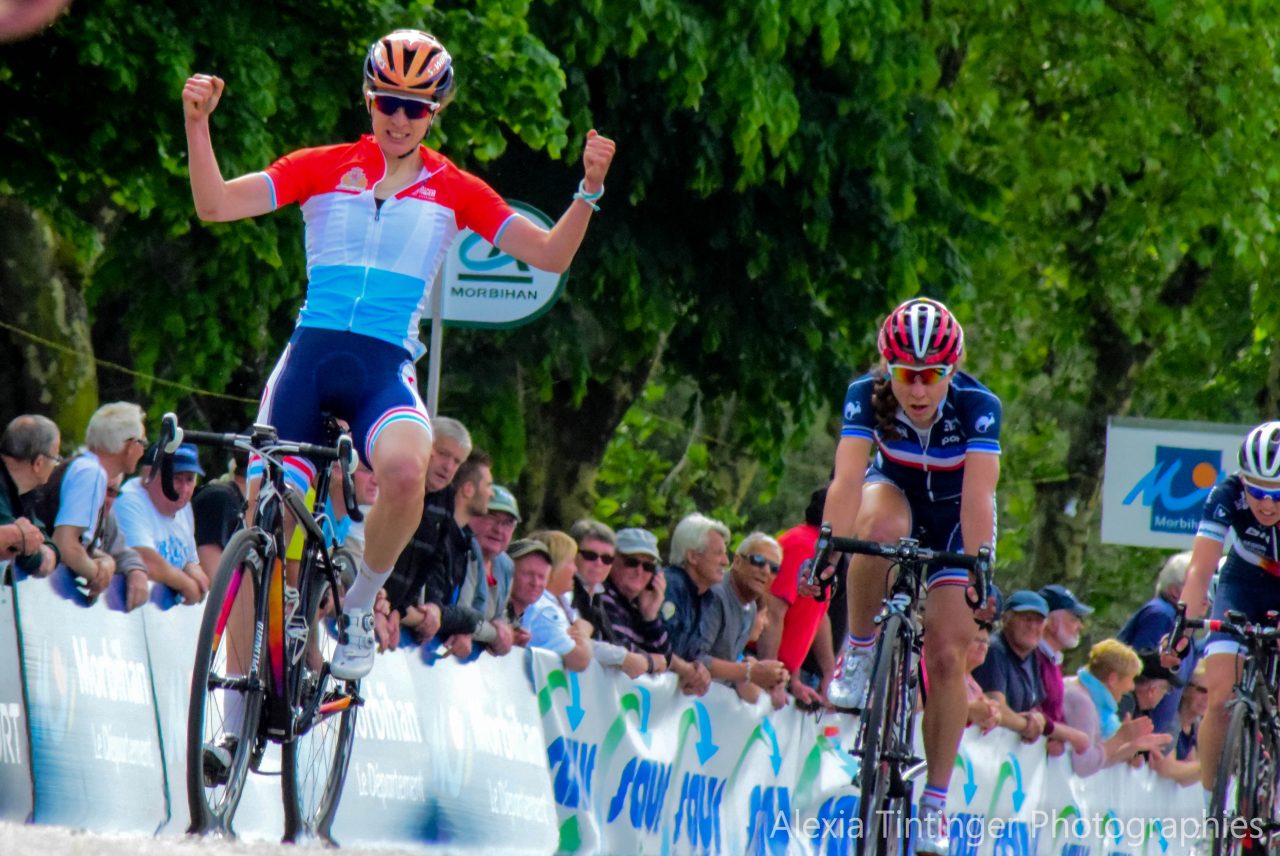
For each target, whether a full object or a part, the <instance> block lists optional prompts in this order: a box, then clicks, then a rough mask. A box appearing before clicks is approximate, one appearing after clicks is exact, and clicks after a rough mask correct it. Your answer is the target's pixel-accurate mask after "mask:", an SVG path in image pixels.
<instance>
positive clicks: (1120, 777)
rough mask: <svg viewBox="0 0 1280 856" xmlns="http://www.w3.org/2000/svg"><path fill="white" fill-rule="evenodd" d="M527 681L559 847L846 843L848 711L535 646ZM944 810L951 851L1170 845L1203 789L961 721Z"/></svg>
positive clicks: (743, 847)
mask: <svg viewBox="0 0 1280 856" xmlns="http://www.w3.org/2000/svg"><path fill="white" fill-rule="evenodd" d="M533 679H534V688H535V690H536V691H537V694H538V709H539V711H540V713H541V715H542V726H543V735H544V739H545V740H546V744H547V745H546V750H547V757H548V761H549V762H550V768H551V775H552V780H553V785H554V794H555V803H556V810H557V814H558V822H559V834H560V846H559V852H561V853H581V854H587V853H616V854H624V853H625V854H663V856H665V854H733V855H734V856H737V854H743V853H752V854H822V856H837V854H851V853H853V848H854V842H855V839H856V838H857V836H858V835H859V834H860V829H859V828H858V825H857V820H856V818H857V805H858V796H857V790H856V788H854V787H852V786H851V782H852V780H853V779H854V777H855V776H856V773H857V762H856V761H855V760H854V759H853V757H852V756H850V755H849V754H848V751H847V750H848V748H849V747H850V745H851V742H852V738H853V734H854V729H855V726H856V721H855V720H853V719H852V718H850V717H847V716H837V715H827V716H825V717H822V718H821V719H819V718H817V717H815V716H814V715H811V714H805V713H802V712H800V711H798V710H796V709H795V708H794V707H788V708H785V709H783V710H781V711H772V710H771V709H770V707H769V704H768V702H767V700H766V701H764V702H762V703H761V704H760V705H757V706H755V707H750V706H747V705H744V704H743V703H742V702H740V701H739V700H738V698H737V696H736V695H734V693H733V692H732V691H731V690H729V689H728V688H726V687H722V686H718V685H717V686H713V687H712V689H711V692H709V693H708V694H707V695H706V696H705V697H704V698H701V699H697V698H690V697H688V696H684V695H681V694H680V693H679V692H678V691H677V689H676V686H675V680H674V678H673V677H672V676H670V675H667V676H663V677H661V678H658V679H651V678H641V679H640V680H637V681H630V680H628V679H626V678H625V677H623V676H621V675H619V674H618V673H616V672H608V673H606V672H605V671H604V670H601V669H600V668H599V667H597V666H596V665H595V664H592V665H591V667H590V669H589V670H588V671H587V672H585V673H583V674H581V675H578V674H575V673H572V672H566V671H564V670H563V669H561V668H560V666H559V661H558V659H557V658H555V657H552V656H549V655H546V654H545V653H541V652H539V653H536V654H535V655H534V657H533ZM916 792H917V793H918V792H919V787H918V786H917V788H916ZM947 809H948V814H949V816H950V818H951V835H952V848H951V853H952V856H995V855H996V854H998V856H1033V854H1041V856H1050V854H1052V856H1059V854H1061V856H1112V854H1125V856H1179V854H1182V853H1185V852H1188V851H1189V847H1190V843H1191V841H1192V840H1194V837H1195V836H1196V835H1198V833H1199V827H1200V822H1201V816H1202V811H1203V801H1202V799H1201V797H1200V796H1199V789H1198V788H1180V787H1178V786H1177V785H1176V784H1174V783H1173V782H1170V781H1168V780H1164V779H1159V778H1158V777H1156V776H1155V775H1154V774H1153V773H1151V772H1150V771H1149V770H1148V769H1146V768H1143V769H1139V770H1135V769H1132V768H1130V767H1128V766H1119V767H1113V768H1110V769H1108V770H1105V771H1103V772H1102V773H1100V774H1098V775H1096V776H1092V777H1090V778H1088V779H1079V778H1076V777H1075V776H1073V775H1071V773H1070V761H1069V759H1068V758H1065V757H1064V758H1054V759H1046V757H1045V752H1044V743H1043V742H1038V743H1034V744H1027V743H1023V742H1022V741H1021V740H1020V739H1019V738H1018V737H1017V736H1016V735H1014V734H1012V733H1011V732H1008V731H1004V730H999V731H995V732H992V733H991V734H987V735H981V734H979V733H978V732H977V731H976V730H975V729H970V730H969V731H968V732H966V734H965V738H964V741H963V743H962V745H961V752H960V756H959V758H958V759H957V761H956V765H955V769H954V771H953V776H952V780H951V791H950V793H949V795H948V799H947ZM907 832H908V833H910V828H909V826H908V829H907Z"/></svg>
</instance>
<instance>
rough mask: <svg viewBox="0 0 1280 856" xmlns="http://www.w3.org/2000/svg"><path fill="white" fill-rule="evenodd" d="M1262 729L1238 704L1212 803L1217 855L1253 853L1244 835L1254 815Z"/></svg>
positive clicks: (1211, 825) (1233, 714)
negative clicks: (1255, 783) (1254, 794)
mask: <svg viewBox="0 0 1280 856" xmlns="http://www.w3.org/2000/svg"><path fill="white" fill-rule="evenodd" d="M1257 753H1258V730H1257V724H1256V723H1255V722H1254V718H1253V713H1252V712H1251V711H1250V710H1249V706H1248V705H1246V704H1243V703H1237V704H1235V705H1234V706H1233V707H1232V709H1231V717H1230V719H1229V720H1228V725H1227V733H1226V741H1225V742H1224V743H1223V744H1222V758H1221V760H1220V761H1219V762H1218V777H1217V780H1216V781H1215V782H1214V784H1213V794H1212V796H1211V798H1210V801H1209V818H1208V822H1209V824H1210V825H1209V830H1208V831H1209V832H1210V833H1212V838H1213V856H1239V854H1241V853H1244V852H1246V850H1248V852H1252V848H1251V847H1249V845H1250V843H1251V839H1250V837H1249V836H1248V835H1241V834H1240V833H1241V832H1242V831H1243V830H1245V829H1247V824H1248V822H1249V820H1250V819H1251V818H1252V817H1253V816H1254V800H1253V787H1254V786H1253V784H1252V783H1253V782H1255V781H1256V774H1257V769H1256V767H1257Z"/></svg>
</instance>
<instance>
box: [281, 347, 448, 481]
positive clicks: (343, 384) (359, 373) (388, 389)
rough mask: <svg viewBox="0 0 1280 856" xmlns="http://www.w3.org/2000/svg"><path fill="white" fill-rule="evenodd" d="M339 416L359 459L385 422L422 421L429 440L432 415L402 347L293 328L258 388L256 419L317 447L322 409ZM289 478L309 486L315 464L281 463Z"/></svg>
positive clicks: (321, 433)
mask: <svg viewBox="0 0 1280 856" xmlns="http://www.w3.org/2000/svg"><path fill="white" fill-rule="evenodd" d="M326 413H328V414H331V415H333V416H336V417H337V418H339V419H342V420H344V421H345V422H346V423H347V424H348V425H349V426H350V427H351V438H352V440H354V441H355V447H356V451H357V452H358V453H359V455H360V458H361V460H363V461H364V462H365V464H366V465H369V462H370V459H371V457H372V453H373V447H374V444H375V443H376V442H377V441H378V437H379V435H380V434H381V433H382V431H383V430H385V429H386V427H387V426H388V425H391V424H392V423H395V422H409V423H412V424H415V425H421V426H422V429H423V430H424V431H425V432H426V437H427V443H428V445H429V444H430V442H431V434H432V432H431V419H430V417H428V416H427V408H426V407H425V406H424V405H423V403H422V398H421V397H420V396H419V395H418V383H417V375H416V372H415V371H414V367H413V360H412V359H411V358H410V356H409V352H408V351H406V350H405V349H404V348H401V347H399V346H397V345H393V344H391V343H390V342H384V341H382V340H381V339H374V338H372V337H370V336H362V335H361V334H359V333H351V332H347V331H343V330H322V329H318V328H315V327H299V328H297V329H296V330H294V332H293V336H292V338H290V339H289V344H288V346H287V347H286V348H285V351H284V353H283V354H282V355H281V356H280V361H279V362H278V363H276V367H275V369H274V370H273V371H272V372H271V377H270V378H269V379H268V380H267V387H266V389H265V390H263V393H262V406H261V409H260V410H259V411H258V421H259V422H263V423H266V424H268V425H271V426H273V427H274V428H275V429H276V431H277V432H278V433H279V435H280V438H281V439H283V440H291V441H295V442H300V443H316V444H323V443H325V442H326V441H327V439H328V438H327V437H326V436H325V429H324V414H326ZM286 465H287V467H288V468H289V470H290V472H289V475H290V476H291V477H293V478H294V479H295V480H298V479H305V481H306V483H307V484H310V483H311V481H312V480H313V479H314V478H315V475H316V469H315V465H314V464H313V463H312V462H310V461H304V460H300V459H297V458H289V459H287V460H286Z"/></svg>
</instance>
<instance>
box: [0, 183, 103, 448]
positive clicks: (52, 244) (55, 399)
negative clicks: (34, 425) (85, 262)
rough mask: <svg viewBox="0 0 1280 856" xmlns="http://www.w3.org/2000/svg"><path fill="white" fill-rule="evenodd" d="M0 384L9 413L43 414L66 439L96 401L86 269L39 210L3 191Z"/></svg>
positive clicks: (76, 436)
mask: <svg viewBox="0 0 1280 856" xmlns="http://www.w3.org/2000/svg"><path fill="white" fill-rule="evenodd" d="M0 224H3V228H0V323H3V324H5V325H6V326H5V327H4V328H3V329H0V353H2V354H3V359H2V360H0V388H3V389H4V390H5V396H4V397H5V402H6V405H7V406H6V407H5V413H6V414H7V416H10V417H11V416H15V415H17V414H19V413H42V414H44V415H46V416H48V417H49V418H51V419H53V420H54V421H55V422H57V423H58V425H59V426H60V427H61V428H62V436H63V445H64V447H70V446H71V445H72V444H73V443H74V442H77V441H79V440H81V439H83V437H84V428H85V425H86V424H88V421H89V417H90V416H91V415H92V413H93V411H94V409H95V408H96V407H97V406H98V376H97V372H96V370H95V365H94V361H93V345H92V344H91V342H90V339H89V312H88V309H87V308H86V306H85V301H84V294H83V291H82V287H83V280H82V275H81V272H80V271H78V270H76V269H75V268H74V267H73V262H71V261H70V260H69V259H70V258H71V254H70V252H69V251H66V249H65V248H64V247H62V246H60V242H59V240H58V237H57V236H56V235H55V234H54V231H53V229H52V228H51V227H50V226H49V224H48V223H47V222H46V221H45V219H44V218H43V217H42V216H41V215H40V213H39V212H37V211H34V210H32V209H31V208H30V207H28V206H27V205H26V204H24V203H23V202H21V201H19V200H17V199H15V198H13V197H8V196H6V197H0Z"/></svg>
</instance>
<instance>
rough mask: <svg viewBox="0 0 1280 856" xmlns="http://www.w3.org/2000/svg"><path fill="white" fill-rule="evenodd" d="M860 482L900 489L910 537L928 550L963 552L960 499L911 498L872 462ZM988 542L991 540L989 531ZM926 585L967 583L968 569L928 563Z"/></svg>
mask: <svg viewBox="0 0 1280 856" xmlns="http://www.w3.org/2000/svg"><path fill="white" fill-rule="evenodd" d="M863 483H864V484H891V485H893V486H894V487H896V488H897V489H898V490H899V491H901V492H902V495H903V496H904V497H905V498H906V500H907V505H908V506H909V507H910V509H911V537H912V538H915V539H916V540H917V541H919V542H920V544H921V546H923V547H928V548H929V549H930V550H945V551H947V552H948V553H963V552H964V533H962V532H961V531H960V499H959V497H957V498H956V499H942V500H936V499H935V500H930V499H925V498H923V497H916V498H914V499H913V498H912V496H911V495H910V494H908V493H907V492H906V491H904V490H902V486H901V485H899V484H898V483H897V482H895V481H894V480H893V479H891V478H889V477H888V476H887V475H885V474H884V473H883V472H881V471H880V470H879V469H877V468H876V467H875V466H870V467H867V474H866V476H865V477H864V478H863ZM991 543H992V544H994V543H995V533H994V532H993V533H992V537H991ZM925 582H926V584H927V587H928V588H929V589H934V588H937V587H938V586H957V585H958V586H967V585H969V572H968V571H966V570H964V569H962V568H947V567H941V566H938V565H931V566H930V567H929V576H928V578H927V579H926V581H925Z"/></svg>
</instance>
